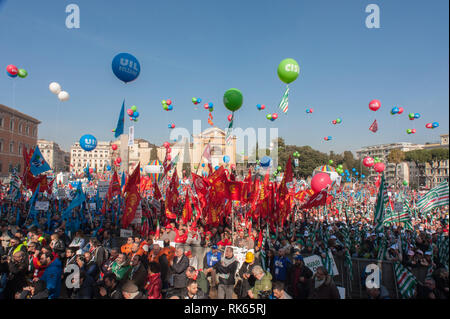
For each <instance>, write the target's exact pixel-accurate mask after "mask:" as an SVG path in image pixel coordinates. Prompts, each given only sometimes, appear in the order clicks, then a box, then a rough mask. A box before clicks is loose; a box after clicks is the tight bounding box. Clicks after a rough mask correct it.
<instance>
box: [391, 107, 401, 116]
mask: <svg viewBox="0 0 450 319" xmlns="http://www.w3.org/2000/svg"><path fill="white" fill-rule="evenodd" d="M402 113H403V108H402V107H396V106H394V107H393V108H392V110H391V114H392V115H394V114H402Z"/></svg>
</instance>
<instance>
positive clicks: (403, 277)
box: [394, 262, 417, 299]
mask: <svg viewBox="0 0 450 319" xmlns="http://www.w3.org/2000/svg"><path fill="white" fill-rule="evenodd" d="M394 270H395V277H396V278H397V286H398V289H399V291H400V294H401V295H402V297H403V298H405V299H409V298H411V297H412V296H413V295H414V289H415V287H416V284H417V280H416V277H414V275H413V274H412V273H411V272H410V271H409V270H408V269H406V268H405V267H404V266H403V265H402V264H401V263H399V262H396V263H395V264H394Z"/></svg>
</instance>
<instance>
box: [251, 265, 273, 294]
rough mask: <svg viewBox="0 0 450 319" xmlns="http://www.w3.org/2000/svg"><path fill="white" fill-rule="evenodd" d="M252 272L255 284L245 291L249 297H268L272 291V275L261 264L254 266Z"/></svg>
mask: <svg viewBox="0 0 450 319" xmlns="http://www.w3.org/2000/svg"><path fill="white" fill-rule="evenodd" d="M252 274H253V276H254V277H255V278H256V281H255V285H254V286H253V288H252V289H249V290H248V291H247V293H248V296H249V297H250V298H251V299H268V298H269V296H270V295H271V293H272V275H271V274H270V273H269V272H267V271H264V270H263V269H262V267H261V266H255V267H253V269H252Z"/></svg>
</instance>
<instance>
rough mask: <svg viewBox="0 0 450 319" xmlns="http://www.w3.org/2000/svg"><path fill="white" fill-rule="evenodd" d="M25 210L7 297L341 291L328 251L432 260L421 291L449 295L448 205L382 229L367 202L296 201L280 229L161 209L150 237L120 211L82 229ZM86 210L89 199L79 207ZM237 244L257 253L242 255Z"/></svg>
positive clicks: (8, 223) (12, 250) (7, 266)
mask: <svg viewBox="0 0 450 319" xmlns="http://www.w3.org/2000/svg"><path fill="white" fill-rule="evenodd" d="M143 207H145V205H143ZM17 208H18V209H17ZM25 208H26V205H25V203H11V202H9V203H8V202H7V201H4V202H3V205H2V209H1V212H2V213H1V229H0V240H1V246H0V255H1V263H0V298H2V299H56V298H72V299H91V298H93V299H122V298H124V299H163V298H164V299H206V298H218V299H232V298H237V299H339V298H340V293H339V291H338V288H337V285H336V284H335V282H334V280H333V274H332V273H330V268H329V267H327V265H326V262H324V265H323V266H320V267H319V268H317V269H315V271H314V272H313V271H312V270H311V269H310V268H309V267H307V266H306V265H305V262H304V258H307V257H308V256H312V255H318V256H320V257H321V258H322V260H324V261H325V260H326V256H327V252H328V251H330V252H331V253H332V254H333V256H334V257H335V258H345V257H347V256H349V257H350V258H362V259H378V260H387V261H392V262H400V263H401V264H402V265H404V266H405V267H407V269H409V270H413V269H414V268H418V267H419V268H420V267H422V268H426V269H427V270H429V274H427V277H426V278H425V280H423V282H421V281H419V282H418V284H417V285H416V287H415V289H414V294H413V296H412V297H411V298H418V299H447V298H448V292H449V291H448V290H449V281H448V206H444V207H441V208H439V209H436V210H435V211H434V212H433V214H429V215H427V216H423V217H416V218H414V217H413V218H412V219H413V229H412V230H411V229H405V228H404V227H403V224H402V223H393V224H392V225H391V226H389V227H384V231H382V232H376V231H375V229H374V226H373V225H372V218H373V217H372V212H371V210H372V209H373V207H372V206H370V205H365V204H359V205H358V206H354V207H353V210H352V212H353V213H350V211H349V212H348V213H347V214H345V216H343V214H339V216H338V215H334V214H333V213H330V212H329V211H326V212H325V213H324V210H323V209H322V208H314V209H309V210H301V209H298V208H297V207H295V208H294V212H295V214H294V216H295V219H294V220H293V221H291V222H289V223H287V224H285V225H284V226H283V227H281V226H279V227H277V228H276V230H275V232H273V230H269V227H268V226H267V225H265V224H263V223H262V224H261V225H253V226H252V225H251V224H248V223H246V222H245V221H244V220H243V219H242V215H239V209H238V210H237V211H236V214H235V216H233V218H232V217H229V218H228V219H226V220H225V221H224V224H223V225H220V226H218V227H212V228H211V227H208V225H203V224H202V221H201V220H198V221H195V222H193V221H191V222H188V223H186V224H184V223H183V222H182V221H181V220H170V219H167V220H166V219H165V217H164V216H163V215H161V224H162V225H161V227H160V228H158V226H157V225H158V224H159V222H160V221H159V220H158V221H155V222H154V224H153V225H152V227H153V230H152V231H150V232H148V233H147V234H146V235H142V232H141V231H140V228H139V226H138V225H132V227H131V228H132V229H133V235H132V236H131V237H128V238H127V239H126V242H124V243H123V242H122V240H123V239H122V238H121V237H120V226H119V225H118V224H117V223H115V222H114V221H113V220H112V219H111V217H108V216H106V217H103V216H102V215H94V218H93V219H91V220H89V218H88V217H89V216H86V218H85V219H84V220H85V224H83V225H82V226H81V227H80V229H78V231H76V232H75V233H72V232H71V231H70V230H68V228H67V227H66V226H67V225H66V223H65V221H63V220H61V218H60V216H59V215H58V214H51V218H46V216H49V215H46V214H45V213H43V214H42V216H40V218H38V220H37V222H36V221H35V222H30V220H29V219H28V220H27V210H26V209H25ZM18 211H19V212H20V213H19V214H17V212H18ZM86 211H87V210H86ZM86 211H84V212H83V207H79V208H76V209H74V214H78V213H82V212H83V213H86ZM239 216H241V218H239ZM445 241H446V242H447V246H446V247H447V248H446V251H445V250H442V249H441V248H442V245H443V244H442V243H443V242H445ZM196 247H201V248H203V250H202V251H205V253H204V255H198V253H197V252H196V251H195V248H196ZM233 247H238V248H244V249H245V250H246V251H247V253H246V255H245V260H243V261H242V263H239V262H238V260H237V259H236V256H235V255H234V249H233ZM444 248H445V247H444ZM350 269H351V268H350ZM350 271H351V270H350ZM357 280H361V282H364V278H361V279H359V278H358V279H357ZM362 286H363V289H364V291H365V293H366V296H367V298H369V299H387V298H395V296H392V294H390V293H389V292H388V289H386V287H384V286H383V285H382V286H381V287H379V288H370V289H369V288H366V287H365V285H364V284H363V285H362Z"/></svg>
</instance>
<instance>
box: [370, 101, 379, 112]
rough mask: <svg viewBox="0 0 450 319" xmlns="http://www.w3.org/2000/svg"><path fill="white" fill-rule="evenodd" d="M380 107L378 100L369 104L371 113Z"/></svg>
mask: <svg viewBox="0 0 450 319" xmlns="http://www.w3.org/2000/svg"><path fill="white" fill-rule="evenodd" d="M380 107H381V102H380V101H378V100H372V101H370V103H369V109H371V110H372V111H378V109H379V108H380Z"/></svg>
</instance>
